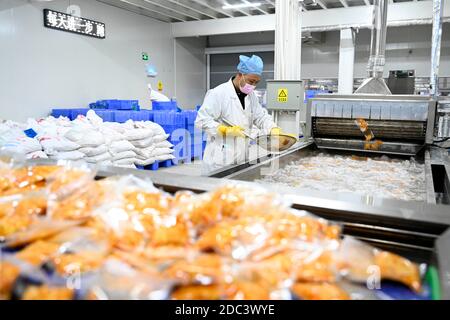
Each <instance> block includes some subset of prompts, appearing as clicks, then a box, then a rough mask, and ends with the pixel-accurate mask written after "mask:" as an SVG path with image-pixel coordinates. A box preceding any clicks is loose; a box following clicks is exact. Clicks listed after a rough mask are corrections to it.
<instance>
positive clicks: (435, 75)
mask: <svg viewBox="0 0 450 320" xmlns="http://www.w3.org/2000/svg"><path fill="white" fill-rule="evenodd" d="M443 4H444V2H443V1H442V0H433V35H432V39H431V41H432V42H431V76H430V80H431V82H430V95H432V96H433V97H435V98H436V97H437V96H438V95H439V61H440V57H441V38H442V12H443Z"/></svg>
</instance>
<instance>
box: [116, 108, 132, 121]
mask: <svg viewBox="0 0 450 320" xmlns="http://www.w3.org/2000/svg"><path fill="white" fill-rule="evenodd" d="M113 112H114V121H115V122H119V123H125V122H127V121H128V120H130V119H131V112H132V111H127V110H114V111H113Z"/></svg>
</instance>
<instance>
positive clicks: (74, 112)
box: [70, 109, 90, 120]
mask: <svg viewBox="0 0 450 320" xmlns="http://www.w3.org/2000/svg"><path fill="white" fill-rule="evenodd" d="M89 110H90V109H71V110H70V119H71V120H75V119H76V118H77V117H78V116H80V115H81V116H86V114H87V112H88V111H89Z"/></svg>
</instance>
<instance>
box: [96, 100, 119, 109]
mask: <svg viewBox="0 0 450 320" xmlns="http://www.w3.org/2000/svg"><path fill="white" fill-rule="evenodd" d="M97 106H99V107H100V108H103V109H112V110H118V109H120V107H121V101H120V100H116V99H112V100H99V101H97Z"/></svg>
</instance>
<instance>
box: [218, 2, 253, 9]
mask: <svg viewBox="0 0 450 320" xmlns="http://www.w3.org/2000/svg"><path fill="white" fill-rule="evenodd" d="M259 6H261V2H254V3H238V4H226V5H224V6H223V7H222V9H225V10H227V9H241V8H251V7H259Z"/></svg>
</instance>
